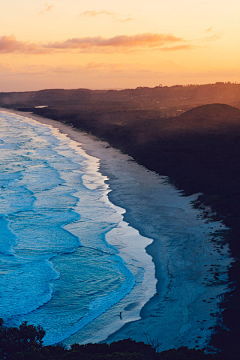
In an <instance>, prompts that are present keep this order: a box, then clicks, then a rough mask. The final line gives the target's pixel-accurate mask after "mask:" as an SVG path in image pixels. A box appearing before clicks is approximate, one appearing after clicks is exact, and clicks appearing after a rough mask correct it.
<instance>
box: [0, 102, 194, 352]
mask: <svg viewBox="0 0 240 360" xmlns="http://www.w3.org/2000/svg"><path fill="white" fill-rule="evenodd" d="M1 110H2V111H6V112H10V113H11V112H12V113H15V114H18V115H20V116H25V117H29V118H32V119H34V120H36V121H38V122H40V123H44V124H47V125H52V126H54V127H56V128H58V129H59V131H60V132H63V133H64V134H67V136H69V137H70V138H71V139H72V140H74V141H77V142H80V143H81V140H79V137H81V136H82V137H88V138H91V141H93V140H94V141H96V140H97V141H99V143H100V140H98V139H97V138H95V137H94V136H91V135H88V134H84V133H83V132H80V131H78V130H77V129H74V128H72V127H70V126H68V125H65V124H62V123H60V122H58V121H55V120H51V119H45V118H41V117H38V116H36V115H34V114H29V113H24V112H21V111H14V110H9V109H4V108H2V109H1ZM91 141H90V143H89V142H87V143H85V144H84V145H83V146H82V147H83V149H84V150H85V151H86V152H87V154H89V155H92V156H95V157H97V156H96V155H94V150H92V148H91ZM102 143H103V142H102ZM105 145H106V146H107V143H105ZM119 153H120V152H119ZM124 156H125V155H124ZM129 159H130V158H129ZM101 160H102V159H100V161H101ZM99 171H100V173H101V174H102V175H104V176H108V175H109V174H108V171H107V167H106V165H105V166H104V165H101V166H100V169H99ZM156 176H158V175H156ZM108 178H109V180H108V183H109V184H110V188H111V190H112V191H111V192H110V193H109V194H108V198H109V201H110V202H112V203H113V204H114V205H116V206H120V207H122V205H121V202H120V203H119V201H118V200H117V196H116V195H115V192H114V190H115V191H116V189H114V185H113V184H112V183H111V177H109V176H108ZM169 186H170V185H169ZM174 191H175V192H176V193H177V190H176V189H175V190H174ZM178 193H180V192H178ZM193 198H194V197H193ZM124 221H126V222H129V223H130V225H131V226H133V227H134V228H136V229H138V230H139V232H140V234H141V235H143V236H147V235H146V233H145V232H144V228H141V226H140V229H139V224H137V223H135V224H134V217H133V216H132V214H131V213H130V212H129V211H128V209H127V208H126V213H125V214H124ZM132 224H133V225H132ZM135 225H136V226H135ZM147 237H149V236H147ZM146 251H147V253H148V254H150V255H151V256H153V257H154V256H155V259H154V260H153V261H154V264H155V266H156V275H155V276H156V278H157V281H158V282H157V292H158V293H161V291H163V290H164V289H163V288H164V279H165V281H167V280H166V278H165V277H164V276H163V274H164V272H162V269H161V263H160V261H159V258H158V254H159V246H157V243H156V240H154V242H153V243H152V244H151V245H149V246H147V248H146ZM156 253H157V255H156ZM169 273H170V272H169ZM164 275H165V276H166V275H167V274H164ZM168 275H169V274H168ZM161 298H162V297H161V296H155V297H153V298H152V299H150V300H149V301H148V302H147V303H146V304H145V305H144V306H143V307H142V309H141V312H140V316H141V320H140V321H134V322H133V323H129V324H127V325H124V326H123V327H121V328H120V330H118V331H117V332H114V333H112V334H111V335H110V336H109V337H108V338H107V341H116V340H118V338H119V336H120V338H121V336H122V335H123V337H124V338H126V336H127V335H128V334H132V333H133V332H134V328H136V326H137V324H139V323H141V324H142V322H143V321H147V320H148V322H149V319H148V318H149V316H151V318H152V319H154V317H155V316H154V315H153V313H154V312H155V311H156V307H157V306H159V303H161V301H162V300H161ZM151 314H152V315H151ZM150 320H151V319H150ZM144 326H145V327H146V328H147V324H145V323H144ZM154 326H155V325H154ZM154 326H152V328H154ZM140 327H141V325H140ZM138 335H139V334H138ZM150 337H151V335H150ZM154 340H155V339H154ZM141 341H143V340H142V339H141ZM199 343H201V341H199ZM190 345H191V346H192V345H193V343H191V344H190ZM175 346H176V345H175ZM195 346H196V344H195ZM199 346H201V344H200V345H197V347H199ZM200 348H201V347H200Z"/></svg>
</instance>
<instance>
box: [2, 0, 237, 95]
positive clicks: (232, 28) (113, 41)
mask: <svg viewBox="0 0 240 360" xmlns="http://www.w3.org/2000/svg"><path fill="white" fill-rule="evenodd" d="M0 1H1V5H2V6H1V13H0V23H1V33H0V56H1V58H0V76H1V84H0V91H19V90H20V91H21V90H22V91H24V90H37V89H41V88H49V87H50V88H54V87H61V88H80V87H88V88H122V87H124V88H126V87H135V86H156V85H158V84H159V83H162V84H164V85H173V84H176V83H181V84H187V83H208V82H215V81H236V82H239V81H240V74H239V63H240V46H239V45H240V21H239V20H240V19H239V17H240V3H239V1H238V0H229V1H228V2H226V1H223V0H222V1H217V0H209V1H203V0H201V1H200V0H196V1H194V2H193V1H192V0H180V1H179V0H178V1H177V0H169V1H168V2H159V1H157V0H149V1H148V2H146V1H145V0H144V1H143V0H139V1H135V0H134V1H133V0H128V1H126V0H122V1H121V2H120V3H117V2H112V1H110V0H88V1H86V0H82V1H81V2H79V1H77V0H68V2H67V3H66V1H65V0H52V1H51V0H49V1H40V0H36V1H35V2H32V1H30V0H21V1H19V0H0ZM73 39H74V40H73Z"/></svg>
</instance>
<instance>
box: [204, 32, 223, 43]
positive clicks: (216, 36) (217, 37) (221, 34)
mask: <svg viewBox="0 0 240 360" xmlns="http://www.w3.org/2000/svg"><path fill="white" fill-rule="evenodd" d="M222 36H223V33H217V34H213V35H211V36H206V37H204V38H203V40H204V41H208V42H209V41H216V40H219V39H221V38H222Z"/></svg>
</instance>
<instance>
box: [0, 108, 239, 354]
mask: <svg viewBox="0 0 240 360" xmlns="http://www.w3.org/2000/svg"><path fill="white" fill-rule="evenodd" d="M0 126H1V136H0V223H1V228H0V229H1V231H0V264H1V265H0V266H1V270H0V317H2V318H3V319H4V324H5V325H8V326H18V325H20V324H21V323H22V322H23V321H27V322H28V323H29V324H34V325H41V326H42V327H43V328H44V330H45V331H46V335H45V337H44V344H45V345H48V344H56V343H59V342H63V343H64V344H65V345H67V346H69V345H70V344H73V343H75V342H79V343H86V342H96V341H103V340H106V339H107V337H108V336H109V335H111V334H113V333H114V332H115V331H117V330H119V329H120V328H121V327H122V326H123V325H124V324H127V326H128V328H127V329H128V330H127V332H125V333H124V332H122V333H121V332H120V333H118V334H117V335H116V337H115V338H113V340H118V339H121V338H128V337H131V338H134V339H136V340H139V341H146V338H147V337H148V338H150V337H151V338H152V339H153V340H154V341H155V340H157V341H160V342H161V344H162V347H161V350H165V349H169V348H172V347H174V346H175V347H179V346H190V347H195V346H198V347H200V348H202V347H205V346H206V343H207V342H208V341H209V338H210V336H211V329H212V328H213V327H214V326H215V325H216V323H217V321H219V319H220V301H221V298H222V294H224V293H225V292H226V291H228V274H227V271H228V269H229V266H230V264H231V261H232V259H231V257H230V255H229V250H228V247H227V245H226V244H225V243H224V242H222V243H221V239H222V237H221V233H222V232H223V231H224V230H225V229H224V226H223V225H222V224H221V223H220V222H214V223H209V221H206V219H202V218H201V214H200V212H199V211H198V210H196V209H193V207H192V201H194V199H196V197H197V195H194V196H192V197H183V196H181V192H179V191H178V190H176V189H174V188H173V187H172V186H171V185H169V184H168V183H167V179H166V178H165V177H160V176H158V175H157V174H155V173H153V172H150V171H148V170H147V169H145V168H144V167H142V166H140V165H138V164H136V163H135V162H133V161H132V160H131V158H129V157H127V156H126V155H123V154H121V153H120V152H118V151H117V150H114V149H112V148H109V146H107V144H104V143H99V144H97V145H96V149H95V153H94V154H95V156H90V155H89V153H90V152H89V151H88V152H87V153H86V151H85V150H84V149H83V146H82V145H81V144H80V143H79V142H76V141H74V140H71V139H70V138H69V137H68V136H67V135H65V134H64V133H61V132H60V131H59V130H58V129H56V128H54V127H52V126H50V125H46V124H42V123H40V122H37V121H35V120H33V119H31V118H28V117H24V116H20V115H17V114H13V113H8V112H4V111H2V112H0ZM86 139H87V140H86V143H87V142H88V141H90V143H89V144H90V145H89V144H87V145H86V144H85V145H86V146H90V148H91V149H92V148H94V146H95V144H96V141H95V142H94V140H88V138H86ZM98 153H99V154H100V155H99V157H100V159H101V160H100V159H99V158H98V157H97V156H98ZM109 199H110V200H111V201H110V200H109ZM153 240H154V241H153ZM146 249H148V252H146ZM149 253H150V254H151V255H152V256H150V255H149ZM153 259H154V262H153ZM214 269H215V270H216V269H217V272H218V277H217V279H216V272H215V273H214V271H215V270H214ZM156 273H157V278H158V280H159V281H158V283H157V279H156ZM214 276H215V277H214ZM156 286H157V287H156ZM157 292H158V294H157ZM150 299H152V300H153V305H154V306H155V307H154V306H153V310H151V311H152V312H151V313H150V316H146V312H147V311H149V310H146V307H144V305H145V304H148V301H149V300H150ZM152 300H151V301H152ZM141 309H145V311H143V312H142V313H141ZM120 312H121V313H122V317H120V316H119V315H120ZM140 315H141V316H140ZM148 331H150V334H149V333H148ZM159 339H160V340H159ZM196 339H198V340H196ZM196 341H197V343H196Z"/></svg>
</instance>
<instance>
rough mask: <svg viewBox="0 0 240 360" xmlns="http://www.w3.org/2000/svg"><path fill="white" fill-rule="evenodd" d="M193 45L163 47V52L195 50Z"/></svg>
mask: <svg viewBox="0 0 240 360" xmlns="http://www.w3.org/2000/svg"><path fill="white" fill-rule="evenodd" d="M193 47H194V46H193V45H191V44H188V45H177V46H170V47H162V48H161V50H163V51H176V50H190V49H193Z"/></svg>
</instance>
